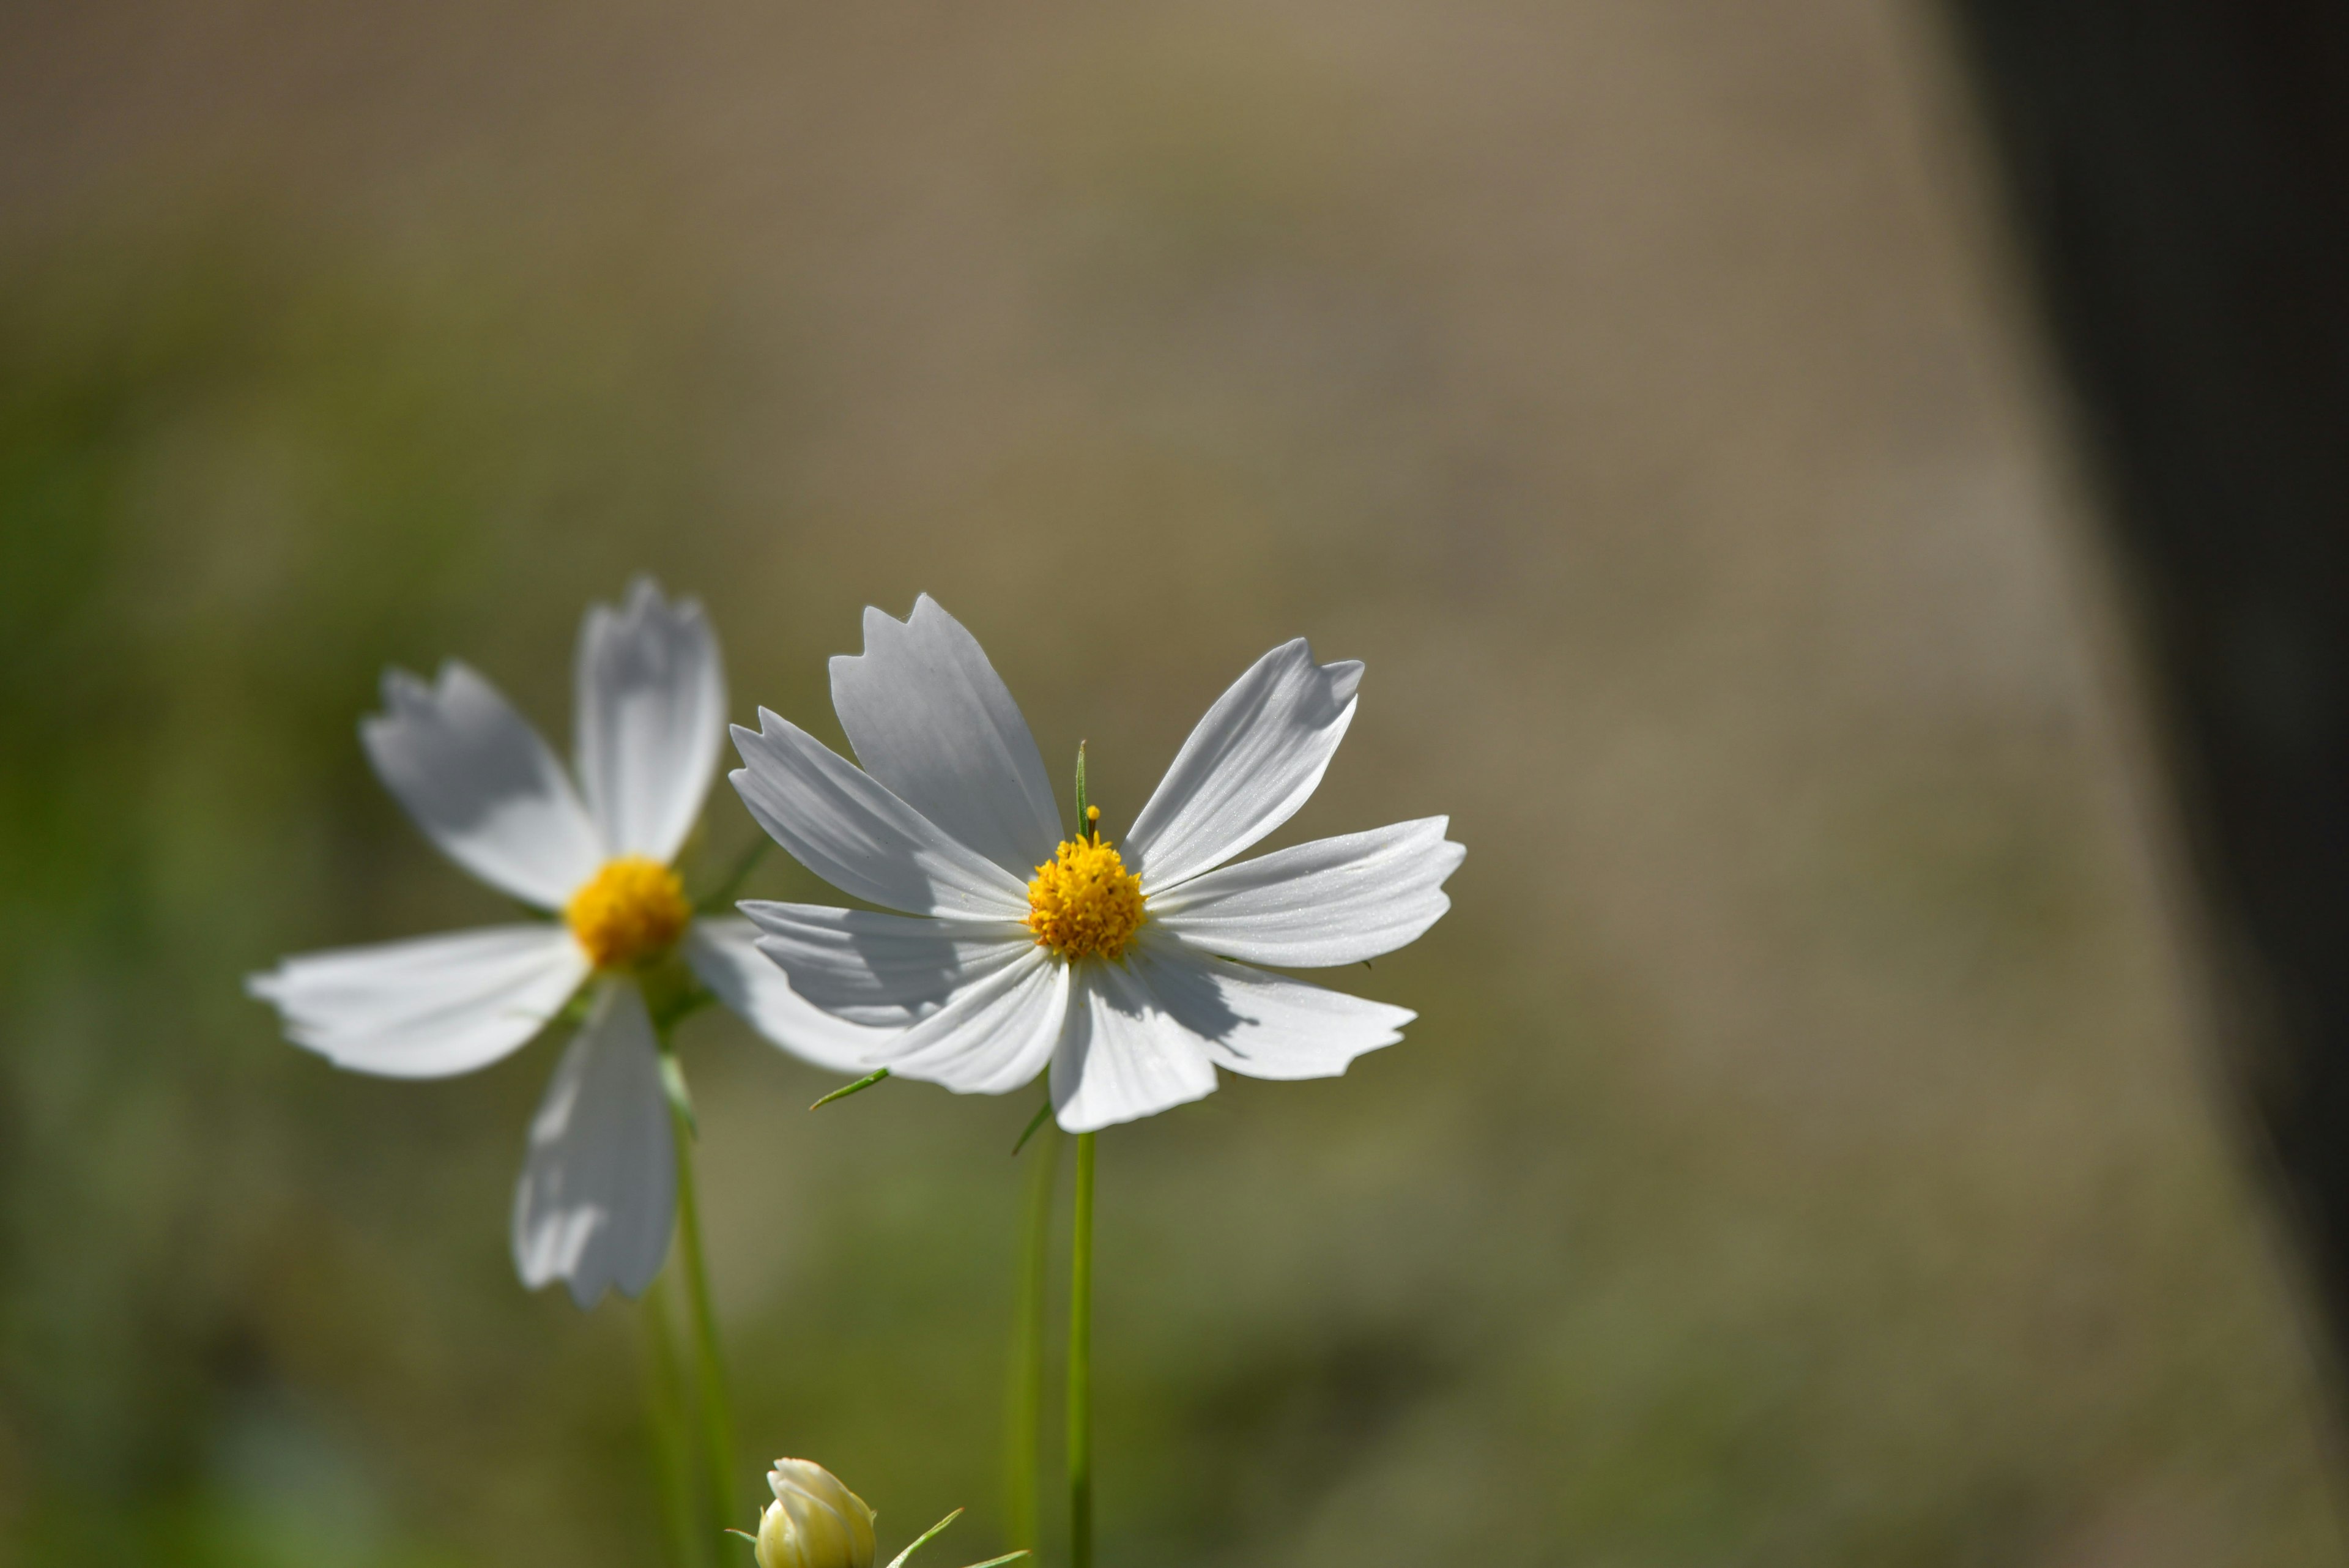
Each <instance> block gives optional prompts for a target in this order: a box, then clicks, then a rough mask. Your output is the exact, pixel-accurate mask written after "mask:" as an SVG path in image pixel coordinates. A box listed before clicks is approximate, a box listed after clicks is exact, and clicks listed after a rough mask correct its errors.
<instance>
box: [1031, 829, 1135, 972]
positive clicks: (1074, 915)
mask: <svg viewBox="0 0 2349 1568" xmlns="http://www.w3.org/2000/svg"><path fill="white" fill-rule="evenodd" d="M1141 928H1142V878H1141V877H1136V876H1135V875H1133V873H1132V872H1131V871H1128V870H1127V869H1126V868H1125V862H1124V861H1123V860H1121V859H1120V858H1118V853H1117V851H1116V850H1114V849H1112V848H1111V847H1110V846H1109V845H1108V844H1106V843H1105V842H1103V841H1102V839H1101V838H1100V837H1098V836H1093V837H1087V838H1072V839H1070V840H1068V841H1066V842H1065V843H1063V844H1062V845H1061V847H1060V849H1059V850H1058V851H1057V852H1056V853H1055V854H1054V855H1053V857H1052V858H1051V859H1050V860H1047V861H1045V862H1044V864H1042V865H1041V866H1039V867H1036V875H1035V877H1033V878H1032V879H1031V880H1030V882H1029V884H1028V929H1030V930H1031V931H1033V932H1035V933H1036V943H1037V945H1038V946H1039V947H1047V948H1050V949H1051V950H1053V951H1054V952H1056V953H1058V954H1060V955H1061V957H1062V958H1065V959H1081V958H1105V959H1113V958H1120V957H1123V955H1124V953H1125V950H1126V946H1127V944H1128V943H1130V942H1132V941H1133V933H1134V932H1135V931H1137V930H1139V929H1141Z"/></svg>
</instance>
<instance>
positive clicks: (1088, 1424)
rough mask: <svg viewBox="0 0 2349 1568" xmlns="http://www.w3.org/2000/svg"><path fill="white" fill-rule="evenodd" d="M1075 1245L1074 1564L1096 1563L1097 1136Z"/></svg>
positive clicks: (1086, 1144) (1084, 1175) (1089, 1153)
mask: <svg viewBox="0 0 2349 1568" xmlns="http://www.w3.org/2000/svg"><path fill="white" fill-rule="evenodd" d="M1092 1563H1093V1135H1092V1134H1091V1133H1079V1134H1078V1135H1077V1200H1076V1214H1075V1217H1074V1220H1073V1221H1072V1223H1071V1241H1070V1244H1069V1564H1070V1568H1092Z"/></svg>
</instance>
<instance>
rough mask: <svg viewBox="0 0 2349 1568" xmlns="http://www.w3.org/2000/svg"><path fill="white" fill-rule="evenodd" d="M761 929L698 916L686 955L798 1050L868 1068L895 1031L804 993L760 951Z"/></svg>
mask: <svg viewBox="0 0 2349 1568" xmlns="http://www.w3.org/2000/svg"><path fill="white" fill-rule="evenodd" d="M758 935H759V932H758V928H756V927H754V926H753V925H751V924H750V921H748V920H732V919H716V920H696V921H694V922H693V924H692V925H691V926H690V927H689V928H688V929H687V931H686V934H685V961H686V962H687V963H688V964H690V965H691V966H692V967H693V972H694V973H695V974H697V975H698V976H700V977H701V983H702V984H704V985H706V986H708V987H709V989H710V991H711V992H714V993H715V994H716V995H717V997H718V1000H719V1001H720V1002H724V1003H725V1004H726V1005H727V1006H729V1007H730V1008H732V1009H733V1010H734V1011H735V1012H739V1013H740V1014H741V1015H742V1017H743V1019H744V1020H745V1021H747V1022H748V1023H750V1027H751V1028H753V1029H755V1030H757V1031H758V1032H759V1033H761V1034H763V1035H765V1036H766V1037H767V1038H768V1039H770V1040H771V1041H773V1042H774V1043H775V1044H778V1045H780V1046H781V1047H782V1048H783V1049H784V1050H786V1051H789V1052H790V1053H791V1054H792V1055H794V1056H798V1057H801V1058H802V1059H803V1060H806V1061H810V1062H812V1063H814V1064H816V1065H817V1066H819V1067H829V1068H831V1069H832V1070H833V1072H835V1073H861V1072H864V1071H865V1070H866V1069H865V1062H864V1053H865V1052H866V1051H867V1050H868V1049H870V1048H871V1047H872V1046H874V1045H876V1044H880V1043H881V1042H882V1041H884V1040H886V1039H888V1038H889V1036H890V1035H891V1034H892V1033H895V1031H892V1030H887V1029H867V1028H865V1027H864V1026H863V1025H861V1024H855V1023H849V1022H847V1021H846V1020H845V1019H841V1018H835V1017H833V1015H832V1014H831V1013H829V1012H824V1011H823V1009H822V1008H820V1007H817V1006H815V1005H814V1004H813V1003H812V1002H808V1001H806V1000H805V999H804V998H802V997H801V996H800V995H799V994H798V993H797V992H793V991H792V982H791V981H790V980H789V979H788V978H787V977H786V976H785V975H784V973H783V971H781V969H779V968H777V967H776V966H775V965H774V963H772V962H771V961H769V960H767V959H765V958H763V957H761V955H760V952H759V950H758V948H757V947H756V946H755V945H754V944H755V943H756V941H757V939H758Z"/></svg>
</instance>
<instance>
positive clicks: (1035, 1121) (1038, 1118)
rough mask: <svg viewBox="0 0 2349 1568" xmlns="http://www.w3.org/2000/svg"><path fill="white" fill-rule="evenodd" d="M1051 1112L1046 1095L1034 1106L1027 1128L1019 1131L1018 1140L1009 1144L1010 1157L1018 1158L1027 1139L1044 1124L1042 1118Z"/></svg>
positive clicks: (1026, 1145) (1048, 1098)
mask: <svg viewBox="0 0 2349 1568" xmlns="http://www.w3.org/2000/svg"><path fill="white" fill-rule="evenodd" d="M1051 1114H1052V1101H1051V1098H1050V1096H1046V1098H1045V1100H1044V1103H1043V1104H1042V1105H1040V1106H1037V1107H1036V1114H1035V1115H1034V1116H1030V1117H1029V1118H1028V1130H1027V1131H1026V1132H1023V1133H1021V1134H1020V1135H1019V1142H1018V1143H1015V1144H1013V1145H1012V1146H1011V1158H1014V1159H1017V1158H1019V1151H1020V1150H1021V1149H1023V1148H1026V1147H1028V1140H1029V1139H1030V1138H1031V1137H1035V1136H1036V1129H1037V1128H1038V1127H1042V1126H1043V1125H1044V1118H1045V1117H1046V1116H1050V1115H1051Z"/></svg>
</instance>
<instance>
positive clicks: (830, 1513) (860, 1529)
mask: <svg viewBox="0 0 2349 1568" xmlns="http://www.w3.org/2000/svg"><path fill="white" fill-rule="evenodd" d="M767 1484H768V1485H769V1486H771V1487H772V1488H773V1489H774V1492H775V1501H772V1502H771V1503H769V1504H768V1505H767V1511H766V1512H765V1513H763V1514H761V1516H760V1518H759V1542H758V1546H759V1551H758V1556H759V1568H873V1511H872V1510H871V1509H869V1508H867V1507H865V1506H864V1499H863V1498H861V1497H859V1496H857V1495H856V1494H855V1493H854V1492H853V1491H851V1490H848V1489H847V1488H846V1487H844V1486H843V1485H841V1484H840V1478H839V1477H838V1476H835V1475H833V1473H832V1472H831V1471H830V1470H828V1469H824V1468H823V1466H822V1465H820V1464H817V1463H816V1462H815V1461H814V1460H812V1459H777V1460H776V1461H775V1468H774V1469H771V1470H769V1471H768V1472H767Z"/></svg>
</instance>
